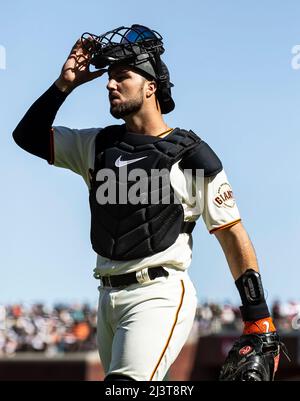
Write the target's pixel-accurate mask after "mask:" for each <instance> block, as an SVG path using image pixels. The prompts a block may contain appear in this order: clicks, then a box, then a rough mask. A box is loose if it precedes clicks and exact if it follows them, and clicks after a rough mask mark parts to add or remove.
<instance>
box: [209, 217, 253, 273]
mask: <svg viewBox="0 0 300 401" xmlns="http://www.w3.org/2000/svg"><path fill="white" fill-rule="evenodd" d="M215 235H216V237H217V239H218V241H219V243H220V245H221V247H222V249H223V252H224V255H225V257H226V259H227V263H228V266H229V268H230V271H231V273H232V276H233V278H234V280H237V279H238V278H239V277H240V276H241V275H242V274H243V273H244V272H245V271H246V270H247V269H249V268H251V269H253V270H255V271H259V268H258V263H257V258H256V254H255V250H254V248H253V245H252V243H251V241H250V238H249V236H248V234H247V232H246V230H245V229H244V227H243V225H242V223H237V224H235V225H234V226H232V227H230V228H228V229H225V230H220V231H216V232H215Z"/></svg>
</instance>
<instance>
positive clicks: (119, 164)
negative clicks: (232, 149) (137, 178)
mask: <svg viewBox="0 0 300 401" xmlns="http://www.w3.org/2000/svg"><path fill="white" fill-rule="evenodd" d="M147 157H148V156H144V157H140V158H139V159H132V160H121V158H122V156H120V157H119V158H118V159H117V160H116V162H115V166H116V167H119V168H120V167H124V166H127V165H128V164H131V163H135V162H138V161H139V160H143V159H146V158H147Z"/></svg>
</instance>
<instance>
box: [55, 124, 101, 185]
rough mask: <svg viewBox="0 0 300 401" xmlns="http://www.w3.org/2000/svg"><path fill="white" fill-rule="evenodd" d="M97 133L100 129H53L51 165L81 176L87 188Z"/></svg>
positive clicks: (92, 164)
mask: <svg viewBox="0 0 300 401" xmlns="http://www.w3.org/2000/svg"><path fill="white" fill-rule="evenodd" d="M99 132H100V128H88V129H71V128H67V127H53V128H52V140H51V148H52V155H53V156H52V160H53V163H52V164H53V165H54V166H56V167H63V168H67V169H69V170H71V171H73V172H74V173H76V174H79V175H81V176H82V177H83V179H84V180H85V182H86V183H87V185H88V186H89V183H90V174H89V170H90V169H93V168H94V159H95V139H96V136H97V134H98V133H99Z"/></svg>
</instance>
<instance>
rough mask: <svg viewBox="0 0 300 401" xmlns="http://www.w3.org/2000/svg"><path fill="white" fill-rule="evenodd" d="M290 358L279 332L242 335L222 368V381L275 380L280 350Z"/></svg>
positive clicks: (220, 378)
mask: <svg viewBox="0 0 300 401" xmlns="http://www.w3.org/2000/svg"><path fill="white" fill-rule="evenodd" d="M281 350H282V351H283V353H284V355H285V356H286V357H287V358H288V359H289V356H288V354H287V350H286V348H285V345H284V344H283V343H282V342H281V341H280V338H279V336H278V334H277V333H276V332H275V333H266V334H264V333H263V334H247V335H243V336H241V337H240V338H239V339H238V340H237V341H236V342H235V343H234V345H233V347H232V349H231V350H230V352H229V354H228V356H227V358H226V360H225V363H224V365H223V367H222V369H221V373H220V377H219V380H220V381H273V380H274V376H275V373H276V371H277V367H278V363H279V356H280V351H281Z"/></svg>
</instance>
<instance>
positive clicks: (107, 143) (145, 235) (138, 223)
mask: <svg viewBox="0 0 300 401" xmlns="http://www.w3.org/2000/svg"><path fill="white" fill-rule="evenodd" d="M95 148H96V149H95V165H94V171H93V173H92V179H91V189H90V196H89V202H90V209H91V242H92V246H93V249H94V251H95V252H96V253H98V254H99V255H101V256H104V257H106V258H109V259H113V260H124V261H125V260H133V259H138V258H144V257H147V256H150V255H153V254H155V253H158V252H161V251H164V250H165V249H167V248H168V247H170V246H171V245H172V244H173V243H174V242H175V241H176V239H177V237H178V235H179V234H180V233H184V232H185V233H189V234H190V233H191V232H192V230H193V228H194V226H195V223H187V222H184V211H183V207H182V204H181V202H180V201H179V200H178V199H176V195H175V193H174V190H173V188H172V186H171V185H170V180H167V181H168V182H167V184H166V181H164V180H160V179H159V180H158V181H157V175H155V174H154V175H153V171H155V172H158V171H162V170H163V171H165V172H166V171H167V172H168V173H169V172H170V170H171V168H172V166H173V164H174V163H176V162H178V161H179V160H180V159H181V161H180V163H179V165H180V167H181V168H183V169H185V168H186V169H204V175H205V176H213V175H215V174H217V173H218V172H219V171H221V170H222V164H221V162H220V160H219V159H218V157H217V156H216V155H215V153H214V152H213V151H212V149H211V148H210V147H209V146H208V145H207V144H206V143H205V142H204V141H202V140H201V139H200V138H199V137H198V136H197V135H196V134H195V133H193V132H192V131H185V130H181V129H179V128H176V129H174V130H173V132H172V133H171V134H169V135H168V136H167V137H165V138H163V139H161V138H157V137H152V136H148V135H147V136H144V135H140V134H133V133H128V132H126V128H125V125H115V126H110V127H106V128H104V129H103V130H101V131H100V132H99V134H98V135H97V138H96V144H95ZM106 169H109V170H106ZM124 169H126V174H125V175H124ZM137 169H142V170H137ZM107 171H109V172H111V173H112V174H105V173H104V172H107ZM137 171H142V172H143V175H142V178H141V176H139V180H140V179H142V180H144V182H143V185H142V186H139V191H137V193H138V199H139V200H140V202H131V201H130V196H129V195H130V191H132V190H133V189H134V186H136V185H137V181H138V180H137V178H132V177H137V176H136V175H135V173H136V172H137ZM131 173H134V175H132V176H131ZM154 180H156V181H155V185H152V184H154ZM158 182H159V185H158V187H157V183H158ZM166 185H167V186H168V190H169V191H167V192H165V191H164V189H166V188H164V186H166ZM103 188H106V189H105V191H104V192H103ZM141 188H143V189H141ZM99 191H100V192H101V194H102V195H103V194H104V193H105V192H106V194H107V195H108V194H109V193H111V194H112V198H109V196H107V200H108V202H103V201H102V200H101V201H100V202H99V193H100V192H99ZM155 191H156V192H157V193H155ZM121 192H122V195H120V194H121ZM124 193H125V195H126V197H125V199H124ZM166 193H168V201H167V202H166V199H164V196H165V194H166ZM127 195H128V196H127ZM153 195H155V196H153ZM153 198H155V202H153Z"/></svg>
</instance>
